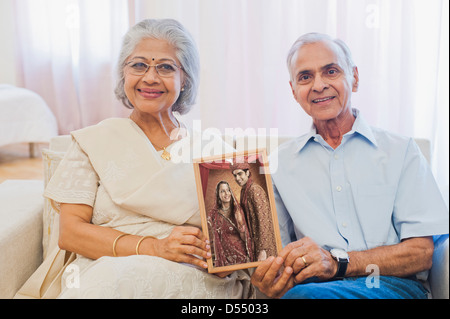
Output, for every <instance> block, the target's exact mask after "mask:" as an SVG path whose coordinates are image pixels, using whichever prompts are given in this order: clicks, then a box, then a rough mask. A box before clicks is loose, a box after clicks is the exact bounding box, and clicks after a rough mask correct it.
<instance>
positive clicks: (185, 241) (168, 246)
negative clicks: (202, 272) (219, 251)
mask: <svg viewBox="0 0 450 319" xmlns="http://www.w3.org/2000/svg"><path fill="white" fill-rule="evenodd" d="M154 245H155V246H154V250H155V253H156V255H157V256H159V257H162V258H165V259H168V260H172V261H175V262H180V263H188V264H192V265H194V266H198V267H201V268H208V265H207V264H206V262H205V260H204V259H206V258H210V257H211V253H210V246H209V242H208V241H207V240H206V239H205V237H204V236H203V233H202V231H201V230H200V229H199V228H197V227H192V226H177V227H175V228H174V229H173V230H172V232H171V233H170V235H169V236H168V237H166V238H163V239H160V240H157V241H156V242H155V243H154Z"/></svg>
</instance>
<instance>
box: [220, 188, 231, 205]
mask: <svg viewBox="0 0 450 319" xmlns="http://www.w3.org/2000/svg"><path fill="white" fill-rule="evenodd" d="M219 198H220V200H221V201H222V203H229V202H230V201H231V191H230V187H229V186H228V185H227V184H220V186H219Z"/></svg>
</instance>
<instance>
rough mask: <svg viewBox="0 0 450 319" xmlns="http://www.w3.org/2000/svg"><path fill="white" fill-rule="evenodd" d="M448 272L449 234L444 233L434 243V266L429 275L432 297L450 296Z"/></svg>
mask: <svg viewBox="0 0 450 319" xmlns="http://www.w3.org/2000/svg"><path fill="white" fill-rule="evenodd" d="M448 272H449V264H448V235H442V236H440V238H439V239H438V240H437V241H436V242H435V243H434V253H433V266H432V267H431V270H430V275H429V283H430V288H431V296H432V298H434V299H448V298H449V295H448V294H449V291H448V290H449V283H448V279H449V278H448Z"/></svg>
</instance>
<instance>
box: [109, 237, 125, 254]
mask: <svg viewBox="0 0 450 319" xmlns="http://www.w3.org/2000/svg"><path fill="white" fill-rule="evenodd" d="M126 235H128V234H120V235H119V236H117V237H116V239H115V240H114V242H113V248H112V249H113V256H114V257H117V254H116V244H117V241H118V240H119V239H120V238H122V237H123V236H126Z"/></svg>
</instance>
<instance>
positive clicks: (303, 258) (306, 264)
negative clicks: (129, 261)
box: [301, 256, 309, 267]
mask: <svg viewBox="0 0 450 319" xmlns="http://www.w3.org/2000/svg"><path fill="white" fill-rule="evenodd" d="M301 258H302V260H303V262H304V263H305V267H308V265H309V264H308V263H307V262H306V259H305V257H304V256H301Z"/></svg>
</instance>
